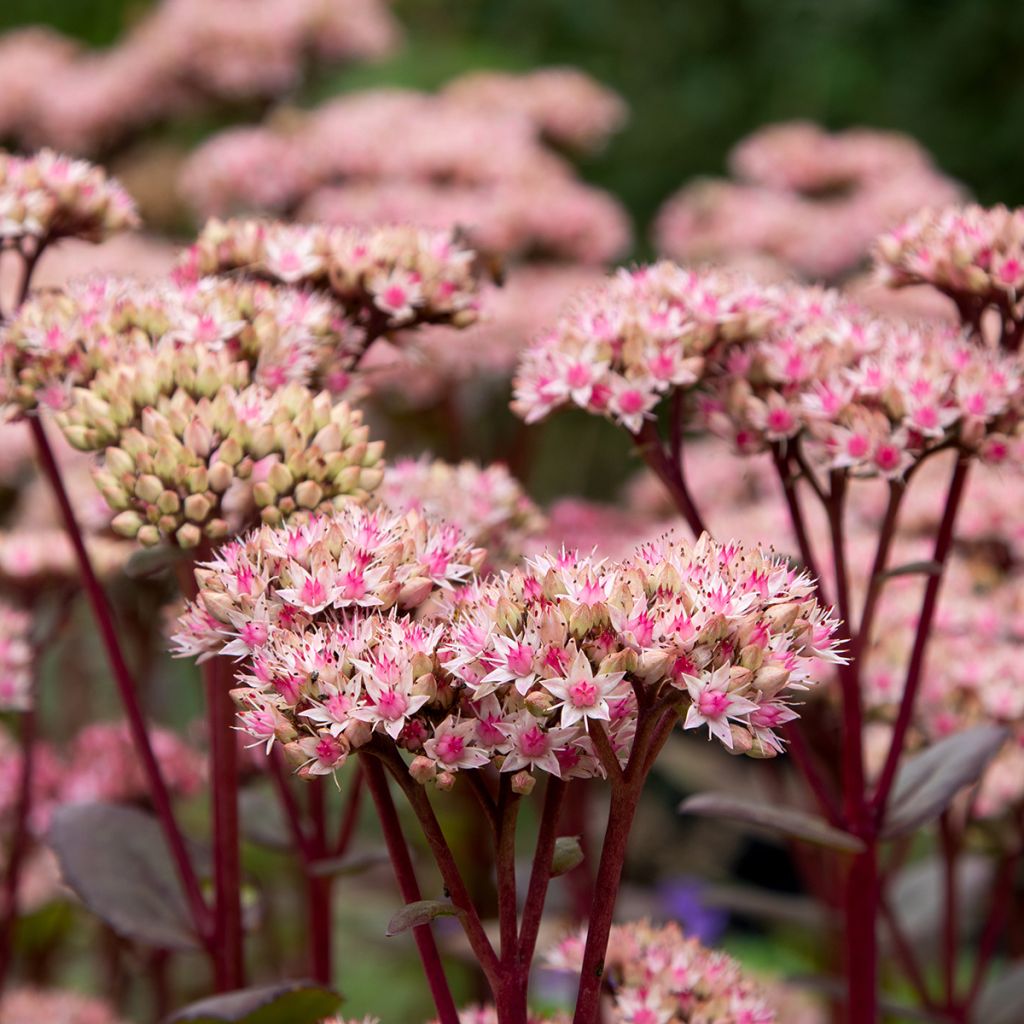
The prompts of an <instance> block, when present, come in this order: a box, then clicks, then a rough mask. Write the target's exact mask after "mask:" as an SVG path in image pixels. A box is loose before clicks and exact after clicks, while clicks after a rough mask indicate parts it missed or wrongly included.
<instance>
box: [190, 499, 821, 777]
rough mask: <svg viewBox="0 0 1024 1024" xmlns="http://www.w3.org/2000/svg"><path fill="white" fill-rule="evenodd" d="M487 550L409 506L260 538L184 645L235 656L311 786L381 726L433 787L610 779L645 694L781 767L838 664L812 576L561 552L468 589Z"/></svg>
mask: <svg viewBox="0 0 1024 1024" xmlns="http://www.w3.org/2000/svg"><path fill="white" fill-rule="evenodd" d="M410 530H413V532H414V533H415V536H416V537H417V538H418V539H417V541H416V543H414V544H411V545H410V543H409V541H408V540H406V539H403V538H405V537H406V535H407V534H408V533H409V531H410ZM323 531H326V533H325V534H324V535H323V536H321V533H322V532H323ZM481 555H482V553H479V552H477V553H475V554H474V553H473V551H472V549H468V548H467V547H466V546H465V541H463V540H461V539H460V538H459V535H458V533H457V532H452V529H451V528H446V527H443V526H440V525H439V524H434V525H431V524H429V522H428V521H424V520H422V519H420V518H419V517H416V516H415V515H414V514H413V515H412V518H411V519H410V518H409V517H408V516H407V517H406V518H401V517H394V516H393V517H391V518H388V515H387V514H386V513H384V512H383V511H377V512H367V511H365V510H362V509H358V508H355V507H352V508H349V509H346V510H345V511H344V514H343V515H342V516H341V517H340V518H339V517H335V518H334V519H332V520H314V521H313V522H311V523H310V524H308V525H307V526H305V527H301V528H299V529H297V530H294V531H280V530H278V531H274V530H267V529H264V530H263V531H261V532H260V533H257V534H254V535H252V536H251V537H249V538H247V539H246V541H244V542H237V543H235V544H230V545H227V546H226V547H225V548H224V549H223V552H222V556H221V559H220V560H218V561H217V562H214V563H210V564H209V565H207V566H204V567H202V568H201V570H200V571H199V573H198V575H197V578H198V579H199V583H200V593H199V597H198V599H197V602H196V603H195V605H194V606H193V607H192V608H191V609H190V612H189V613H188V614H187V615H186V616H185V617H184V618H183V619H182V620H181V625H182V629H181V631H180V632H179V634H178V636H177V637H176V638H175V639H176V644H177V647H178V650H179V652H180V653H183V654H192V655H196V654H198V655H200V656H204V657H205V656H208V655H209V654H211V653H217V652H226V653H232V654H236V655H237V656H239V657H241V658H242V659H243V661H244V665H243V667H242V670H241V671H240V673H239V677H238V678H239V682H240V683H241V684H242V689H241V690H240V692H239V700H240V702H242V704H243V707H244V708H245V711H246V714H248V719H247V718H245V717H243V719H242V724H243V728H246V729H247V730H248V731H250V732H251V733H252V734H253V736H254V738H255V739H256V740H257V742H261V743H262V742H266V741H267V740H268V735H269V732H270V731H271V730H272V731H273V736H276V737H277V738H281V739H286V742H289V743H290V745H291V747H292V748H293V749H294V750H295V751H296V757H297V758H299V759H301V760H303V761H304V762H305V764H306V768H305V771H306V772H307V774H308V773H313V774H318V773H322V772H325V771H331V770H334V768H336V767H338V766H339V765H340V764H341V763H342V762H343V760H344V757H345V755H346V754H347V752H348V751H349V750H350V749H351V748H352V747H359V746H361V745H363V744H364V743H366V742H367V741H369V740H370V739H371V738H372V737H373V736H374V735H375V734H377V735H380V736H381V737H382V738H386V739H387V740H388V741H390V742H393V743H395V744H396V745H397V746H398V747H399V749H401V750H404V751H406V752H408V753H409V754H410V755H414V757H415V760H414V761H413V764H412V765H411V766H410V770H411V771H412V773H413V775H414V777H415V778H417V779H419V780H420V781H427V780H430V779H433V778H438V779H439V780H440V779H444V780H450V779H452V777H453V776H454V775H455V773H457V772H459V771H464V770H471V769H474V768H479V767H481V766H483V765H484V764H488V763H493V764H495V765H496V766H497V767H498V769H499V770H500V771H501V772H503V773H506V772H508V773H532V772H546V773H548V774H551V775H555V776H557V777H562V778H575V777H594V776H602V775H604V774H605V773H606V771H607V769H608V764H607V761H605V762H604V763H602V760H601V758H600V757H599V756H598V752H597V749H596V747H595V742H597V740H601V741H602V742H603V740H602V737H603V739H604V740H606V741H607V744H608V748H610V750H611V751H612V752H613V756H615V757H616V758H618V759H619V761H620V762H623V763H624V762H625V761H626V760H627V759H628V757H629V754H630V750H631V748H632V744H633V738H634V734H635V732H636V726H637V714H638V707H639V705H638V695H642V697H643V701H644V703H645V706H652V705H653V704H655V703H659V706H664V707H666V708H667V707H674V708H676V710H677V713H678V714H679V716H680V717H681V719H682V720H683V724H684V727H685V728H696V727H698V726H701V727H704V726H706V727H707V729H708V731H709V733H710V734H711V735H713V736H716V737H717V738H718V739H719V740H720V742H722V743H723V744H724V745H725V746H726V747H727V748H729V749H730V750H733V751H735V752H736V753H750V754H753V755H755V756H760V757H772V756H774V755H775V754H777V753H779V752H780V751H781V750H782V749H783V747H782V741H781V740H780V738H779V737H778V735H777V734H776V731H775V730H776V728H777V727H778V726H780V725H782V724H783V723H785V722H787V721H789V720H791V719H792V718H794V717H796V712H795V711H794V710H793V709H792V705H791V698H792V696H793V695H794V694H796V693H798V692H800V691H801V690H803V689H805V688H807V687H808V686H810V685H812V684H813V682H814V680H815V678H816V676H817V674H818V672H819V664H820V662H822V661H829V660H833V661H834V660H837V659H838V657H839V655H838V653H837V650H836V645H835V643H834V639H833V637H834V633H835V629H836V623H835V622H834V620H832V619H831V618H830V617H829V616H828V614H827V613H826V612H825V611H824V610H823V609H821V608H819V606H818V605H817V604H816V602H815V600H814V598H813V588H812V585H811V583H810V581H809V580H808V579H807V578H806V577H803V576H801V575H799V574H797V573H795V572H793V571H792V570H791V569H790V568H789V567H788V566H787V565H786V564H785V563H782V562H780V561H776V560H774V559H772V558H771V557H770V556H768V555H766V554H764V553H762V552H760V551H758V550H756V549H745V548H743V547H741V546H739V545H735V544H730V545H717V544H715V543H714V542H712V541H711V540H710V539H709V538H708V537H703V538H701V540H700V541H699V542H698V544H696V545H694V546H693V547H690V546H688V545H685V544H683V543H681V542H678V541H676V540H674V539H672V538H665V539H664V540H661V541H658V542H656V543H653V544H650V545H646V546H645V547H643V548H641V549H640V550H638V551H637V552H636V553H635V554H634V555H633V556H632V557H630V558H627V559H625V560H623V561H621V562H600V561H596V560H594V559H591V558H586V557H580V556H579V555H577V554H576V553H574V552H569V551H562V552H558V553H550V554H546V555H542V556H539V557H537V558H534V559H531V560H528V561H527V563H526V565H525V567H524V568H523V569H521V570H515V571H512V572H505V573H502V574H501V575H498V576H495V577H492V578H489V579H486V580H482V581H481V580H473V579H471V570H472V568H473V567H475V566H478V565H479V562H480V557H481ZM396 558H397V561H396ZM353 582H357V583H358V586H356V587H353ZM455 584H462V585H461V586H454V585H455ZM453 587H454V589H453ZM438 598H440V600H439V599H438ZM428 600H429V601H430V603H429V604H426V605H425V602H427V601H428ZM415 608H422V609H423V616H424V617H421V618H420V619H419V620H416V621H414V620H412V619H410V618H409V617H408V612H409V611H411V610H413V609H415ZM254 710H255V711H258V712H259V714H258V715H255V714H253V712H254ZM595 730H596V732H597V733H599V734H600V735H599V736H598V737H597V740H595ZM293 736H298V737H299V738H298V739H297V740H295V739H292V738H291V737H293Z"/></svg>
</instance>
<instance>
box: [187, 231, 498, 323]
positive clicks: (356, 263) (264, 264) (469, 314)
mask: <svg viewBox="0 0 1024 1024" xmlns="http://www.w3.org/2000/svg"><path fill="white" fill-rule="evenodd" d="M239 270H241V271H245V272H248V273H250V274H253V275H255V276H263V277H267V278H269V279H270V280H272V281H277V282H281V283H284V284H287V285H292V286H303V287H309V288H312V289H317V290H320V289H325V290H326V291H327V293H328V294H329V296H330V297H331V298H332V299H334V300H335V301H337V302H338V303H339V304H340V306H341V307H342V309H343V310H344V311H345V313H346V315H347V317H348V319H349V320H350V321H351V323H352V324H354V325H355V326H357V327H359V328H363V329H365V330H366V331H367V332H369V333H372V335H373V336H377V335H379V334H383V333H386V332H389V331H394V330H398V329H400V328H403V329H407V328H411V327H415V326H417V325H419V324H451V325H453V326H456V327H465V326H468V325H469V324H471V323H473V322H474V321H475V320H476V319H477V315H478V314H477V293H478V290H479V285H480V267H479V265H478V261H477V257H476V254H475V253H474V252H473V251H472V250H471V249H469V248H467V247H466V246H465V245H463V244H462V243H461V242H460V240H459V238H458V237H457V235H456V234H455V233H454V232H453V231H450V230H440V231H429V230H422V229H418V228H412V227H380V228H376V229H361V228H329V227H321V226H317V225H297V224H282V223H278V222H273V221H258V220H229V221H218V220H211V221H209V222H208V223H207V224H206V226H205V227H204V228H203V230H202V232H201V233H200V235H199V237H198V239H197V240H196V242H195V244H194V245H192V246H191V247H190V248H189V249H188V250H187V251H186V252H185V254H184V256H183V258H182V261H181V263H180V264H179V269H178V277H179V279H181V280H182V281H186V282H187V281H190V280H197V279H199V278H200V277H201V276H202V275H207V274H223V273H227V272H231V271H239Z"/></svg>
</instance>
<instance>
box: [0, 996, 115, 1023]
mask: <svg viewBox="0 0 1024 1024" xmlns="http://www.w3.org/2000/svg"><path fill="white" fill-rule="evenodd" d="M120 1020H121V1018H119V1017H118V1015H117V1012H116V1011H115V1010H114V1008H113V1007H112V1006H110V1005H109V1004H108V1003H105V1002H103V1001H102V1000H101V999H95V998H93V997H91V996H83V995H81V994H80V993H78V992H62V991H60V990H59V989H33V988H19V989H15V990H13V991H11V992H8V993H7V994H5V995H4V997H3V999H0V1021H3V1024H38V1022H39V1021H46V1022H47V1024H120Z"/></svg>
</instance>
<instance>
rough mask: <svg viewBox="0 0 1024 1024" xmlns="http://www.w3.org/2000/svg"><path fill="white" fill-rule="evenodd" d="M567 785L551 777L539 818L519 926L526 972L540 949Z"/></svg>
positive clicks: (521, 955)
mask: <svg viewBox="0 0 1024 1024" xmlns="http://www.w3.org/2000/svg"><path fill="white" fill-rule="evenodd" d="M565 791H566V783H564V782H563V781H562V780H561V779H557V778H555V776H553V775H552V776H550V777H549V778H548V783H547V789H545V791H544V807H543V810H542V811H541V815H540V829H539V830H538V833H537V842H536V845H535V846H534V850H533V867H532V868H531V869H530V881H529V883H528V884H527V887H526V901H525V902H524V904H523V916H522V922H521V924H520V926H519V960H520V965H521V966H522V968H523V969H524V970H526V971H528V970H529V967H530V964H531V963H532V961H533V954H534V951H535V950H536V948H537V935H538V934H539V932H540V922H541V918H542V917H543V914H544V900H545V898H546V897H547V892H548V884H549V883H550V881H551V860H552V858H553V857H554V854H555V841H556V840H557V839H558V822H559V819H560V817H561V814H562V806H563V804H564V802H565Z"/></svg>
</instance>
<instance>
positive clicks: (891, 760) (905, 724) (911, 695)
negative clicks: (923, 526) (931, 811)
mask: <svg viewBox="0 0 1024 1024" xmlns="http://www.w3.org/2000/svg"><path fill="white" fill-rule="evenodd" d="M969 466H970V463H969V462H968V460H967V459H966V458H960V459H958V460H957V464H956V469H954V470H953V478H952V480H951V481H950V484H949V492H948V494H947V496H946V507H945V510H944V511H943V513H942V520H941V522H940V523H939V530H938V533H937V534H936V537H935V548H934V554H933V559H934V561H935V562H936V564H937V565H938V566H939V571H938V572H936V573H934V574H932V575H930V576H929V577H928V582H927V583H926V584H925V592H924V599H923V600H922V602H921V615H920V617H919V618H918V621H917V632H916V634H915V636H914V646H913V649H912V650H911V654H910V662H909V664H908V666H907V676H906V681H905V682H904V686H903V698H902V700H901V701H900V708H899V711H898V713H897V716H896V724H895V725H894V726H893V734H892V742H891V744H890V746H889V752H888V754H887V755H886V759H885V764H884V765H883V767H882V771H881V774H880V775H879V778H878V785H877V787H876V788H875V795H874V799H873V806H874V812H875V818H876V821H877V822H878V823H879V824H881V822H883V821H884V819H885V805H886V802H887V801H888V799H889V793H890V792H891V790H892V785H893V782H894V781H895V779H896V769H897V768H898V767H899V763H900V757H901V755H902V753H903V747H904V744H905V743H906V740H907V731H908V730H909V729H910V723H911V720H912V718H913V714H914V705H915V703H916V701H917V692H918V690H919V689H920V686H921V677H922V675H923V671H924V658H925V654H926V652H927V648H928V638H929V636H930V634H931V628H932V622H933V620H934V618H935V609H936V606H937V605H938V600H939V590H940V589H941V586H942V569H943V568H944V567H945V564H946V559H947V558H948V557H949V552H950V550H951V548H952V546H953V528H954V526H955V524H956V516H957V512H958V511H959V509H960V503H961V499H962V498H963V493H964V486H965V484H966V482H967V470H968V468H969Z"/></svg>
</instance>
